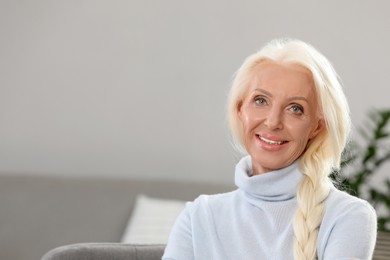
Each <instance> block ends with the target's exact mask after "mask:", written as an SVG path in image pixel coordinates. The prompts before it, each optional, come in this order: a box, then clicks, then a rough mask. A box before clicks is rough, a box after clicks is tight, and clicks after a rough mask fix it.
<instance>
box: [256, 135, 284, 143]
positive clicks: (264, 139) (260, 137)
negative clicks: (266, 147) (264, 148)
mask: <svg viewBox="0 0 390 260" xmlns="http://www.w3.org/2000/svg"><path fill="white" fill-rule="evenodd" d="M257 137H258V138H259V139H260V140H261V141H263V142H265V143H267V144H271V145H282V144H285V143H287V141H274V140H269V139H267V138H264V137H262V136H260V135H258V136H257Z"/></svg>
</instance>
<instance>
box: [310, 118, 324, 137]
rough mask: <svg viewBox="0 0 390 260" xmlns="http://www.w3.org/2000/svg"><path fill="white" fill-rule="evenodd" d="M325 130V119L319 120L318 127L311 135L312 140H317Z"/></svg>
mask: <svg viewBox="0 0 390 260" xmlns="http://www.w3.org/2000/svg"><path fill="white" fill-rule="evenodd" d="M324 128H325V120H324V119H323V118H319V119H318V122H317V125H316V127H315V128H314V129H313V131H312V132H311V134H310V139H313V138H315V137H316V136H317V135H318V134H319V133H321V132H322V131H323V130H324Z"/></svg>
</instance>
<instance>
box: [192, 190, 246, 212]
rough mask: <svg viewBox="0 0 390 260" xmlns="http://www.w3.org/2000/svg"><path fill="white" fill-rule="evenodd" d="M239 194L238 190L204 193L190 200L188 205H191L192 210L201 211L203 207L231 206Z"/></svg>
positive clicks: (218, 207) (219, 207)
mask: <svg viewBox="0 0 390 260" xmlns="http://www.w3.org/2000/svg"><path fill="white" fill-rule="evenodd" d="M239 196H240V195H239V191H238V190H234V191H231V192H225V193H218V194H211V195H206V194H202V195H200V196H199V197H197V198H196V199H195V200H194V201H192V202H188V203H187V207H189V210H190V211H191V212H193V211H199V210H201V209H208V210H209V209H214V210H218V209H222V208H224V207H229V206H231V205H232V203H235V201H236V200H237V199H238V197H239Z"/></svg>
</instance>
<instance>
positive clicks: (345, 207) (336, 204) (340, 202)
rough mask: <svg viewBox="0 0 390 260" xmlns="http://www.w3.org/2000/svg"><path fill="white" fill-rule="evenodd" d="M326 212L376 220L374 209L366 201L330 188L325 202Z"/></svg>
mask: <svg viewBox="0 0 390 260" xmlns="http://www.w3.org/2000/svg"><path fill="white" fill-rule="evenodd" d="M325 205H326V208H327V211H330V212H334V213H339V214H341V215H345V214H366V215H371V216H372V217H375V218H376V212H375V209H374V208H373V207H372V206H371V204H370V203H368V202H367V201H366V200H363V199H361V198H358V197H355V196H352V195H350V194H348V193H347V192H345V191H342V190H339V189H337V188H335V187H332V188H331V190H330V193H329V196H328V198H327V200H326V203H325Z"/></svg>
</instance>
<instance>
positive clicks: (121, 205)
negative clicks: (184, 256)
mask: <svg viewBox="0 0 390 260" xmlns="http://www.w3.org/2000/svg"><path fill="white" fill-rule="evenodd" d="M232 189H234V186H233V185H231V186H228V185H213V184H207V183H193V182H188V183H184V182H178V181H164V180H139V179H115V178H67V177H66V178H65V177H64V178H54V177H39V176H11V175H0V259H1V260H31V259H36V260H39V259H41V257H42V256H43V255H44V254H45V253H47V252H48V251H50V250H51V249H54V248H57V247H60V248H58V249H55V250H53V251H52V252H50V253H49V254H48V255H47V256H46V257H49V256H50V257H58V256H59V255H64V254H65V255H67V254H69V253H72V252H73V253H74V252H80V251H83V252H87V253H86V254H89V255H91V253H90V252H89V251H88V250H89V249H90V248H92V247H93V248H96V249H94V250H92V251H93V252H97V253H98V254H99V255H100V252H102V250H103V249H104V250H103V251H105V252H107V253H108V254H109V255H111V254H112V252H113V251H115V252H116V253H115V254H116V256H119V255H120V254H121V252H123V253H124V254H125V255H128V254H129V252H136V253H137V254H138V255H139V256H140V257H141V256H142V254H147V255H150V254H153V252H154V253H157V254H161V251H162V248H163V247H162V246H150V245H149V246H123V245H121V244H115V243H118V242H120V240H121V238H122V234H123V232H124V230H125V228H126V226H127V223H128V220H129V218H130V216H131V213H132V209H133V206H134V202H135V199H136V196H137V195H138V194H145V195H148V196H150V197H154V198H165V199H180V200H186V201H187V200H193V199H194V198H195V197H197V196H198V195H199V194H212V193H219V192H226V191H230V190H232ZM79 243H89V244H79ZM70 244H78V245H74V246H65V247H61V246H64V245H70ZM114 248H115V250H113V249H114ZM76 249H77V250H76ZM86 249H88V250H87V251H85V250H86ZM64 250H65V251H66V253H61V252H63V251H64ZM96 250H97V251H96ZM99 250H100V251H99ZM158 250H159V251H158ZM155 251H156V252H155ZM88 252H89V253H88ZM53 253H55V256H54V255H53ZM81 254H82V253H81ZM130 255H131V254H130ZM111 256H112V255H111ZM129 257H130V256H129ZM160 257H161V256H160ZM48 259H49V258H48ZM58 259H61V258H58ZM64 259H75V258H64ZM77 259H85V258H77ZM92 259H99V258H92ZM100 259H118V258H116V257H111V258H110V257H104V254H103V258H100ZM127 259H137V258H127ZM146 259H148V258H146Z"/></svg>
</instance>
